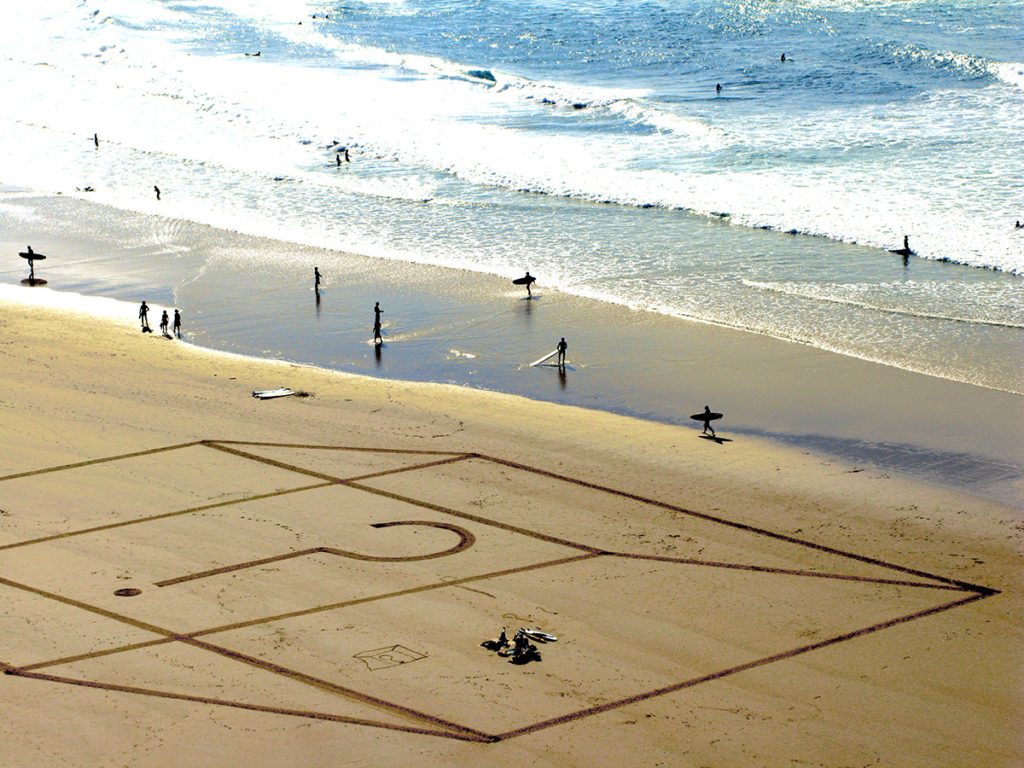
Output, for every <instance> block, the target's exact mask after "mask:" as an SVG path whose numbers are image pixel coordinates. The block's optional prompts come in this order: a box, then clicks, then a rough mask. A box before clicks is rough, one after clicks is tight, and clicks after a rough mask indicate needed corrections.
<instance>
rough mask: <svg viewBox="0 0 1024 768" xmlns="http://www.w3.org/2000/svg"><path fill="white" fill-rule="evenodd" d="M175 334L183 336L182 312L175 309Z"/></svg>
mask: <svg viewBox="0 0 1024 768" xmlns="http://www.w3.org/2000/svg"><path fill="white" fill-rule="evenodd" d="M173 330H174V335H175V336H177V337H178V338H179V339H180V338H181V312H179V311H178V310H174V326H173Z"/></svg>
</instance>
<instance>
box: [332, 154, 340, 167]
mask: <svg viewBox="0 0 1024 768" xmlns="http://www.w3.org/2000/svg"><path fill="white" fill-rule="evenodd" d="M334 164H335V165H336V166H338V167H339V168H341V155H340V154H338V153H337V152H335V153H334Z"/></svg>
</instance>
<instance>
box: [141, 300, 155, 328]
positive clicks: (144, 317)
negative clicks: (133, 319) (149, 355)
mask: <svg viewBox="0 0 1024 768" xmlns="http://www.w3.org/2000/svg"><path fill="white" fill-rule="evenodd" d="M139 322H140V323H142V332H143V333H150V332H151V331H152V330H153V329H152V328H150V327H149V307H148V306H147V305H146V302H145V301H143V302H142V306H141V307H139Z"/></svg>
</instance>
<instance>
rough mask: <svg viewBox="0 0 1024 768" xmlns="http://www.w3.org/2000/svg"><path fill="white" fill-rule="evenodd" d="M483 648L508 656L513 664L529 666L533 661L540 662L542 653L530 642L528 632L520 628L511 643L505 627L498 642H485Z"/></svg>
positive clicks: (482, 644)
mask: <svg viewBox="0 0 1024 768" xmlns="http://www.w3.org/2000/svg"><path fill="white" fill-rule="evenodd" d="M480 645H481V647H483V648H486V649H487V650H489V651H497V653H498V655H499V656H507V657H511V658H509V662H511V663H512V664H529V663H530V662H531V661H540V660H541V658H540V651H538V650H537V646H536V645H534V644H533V643H531V642H530V637H529V636H528V635H527V633H526V630H525V629H522V628H520V630H519V631H518V632H516V633H515V635H514V636H513V637H512V642H511V643H509V641H508V635H507V634H506V633H505V627H502V628H501V634H500V635H498V639H497V640H484V642H482V643H480Z"/></svg>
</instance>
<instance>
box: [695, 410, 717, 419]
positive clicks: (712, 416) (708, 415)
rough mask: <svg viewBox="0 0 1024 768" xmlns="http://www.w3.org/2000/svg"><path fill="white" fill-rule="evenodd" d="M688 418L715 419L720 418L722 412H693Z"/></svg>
mask: <svg viewBox="0 0 1024 768" xmlns="http://www.w3.org/2000/svg"><path fill="white" fill-rule="evenodd" d="M690 418H691V419H696V420H697V421H714V420H715V419H720V418H722V414H720V413H715V412H714V411H711V412H710V413H695V414H693V415H692V416H690Z"/></svg>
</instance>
